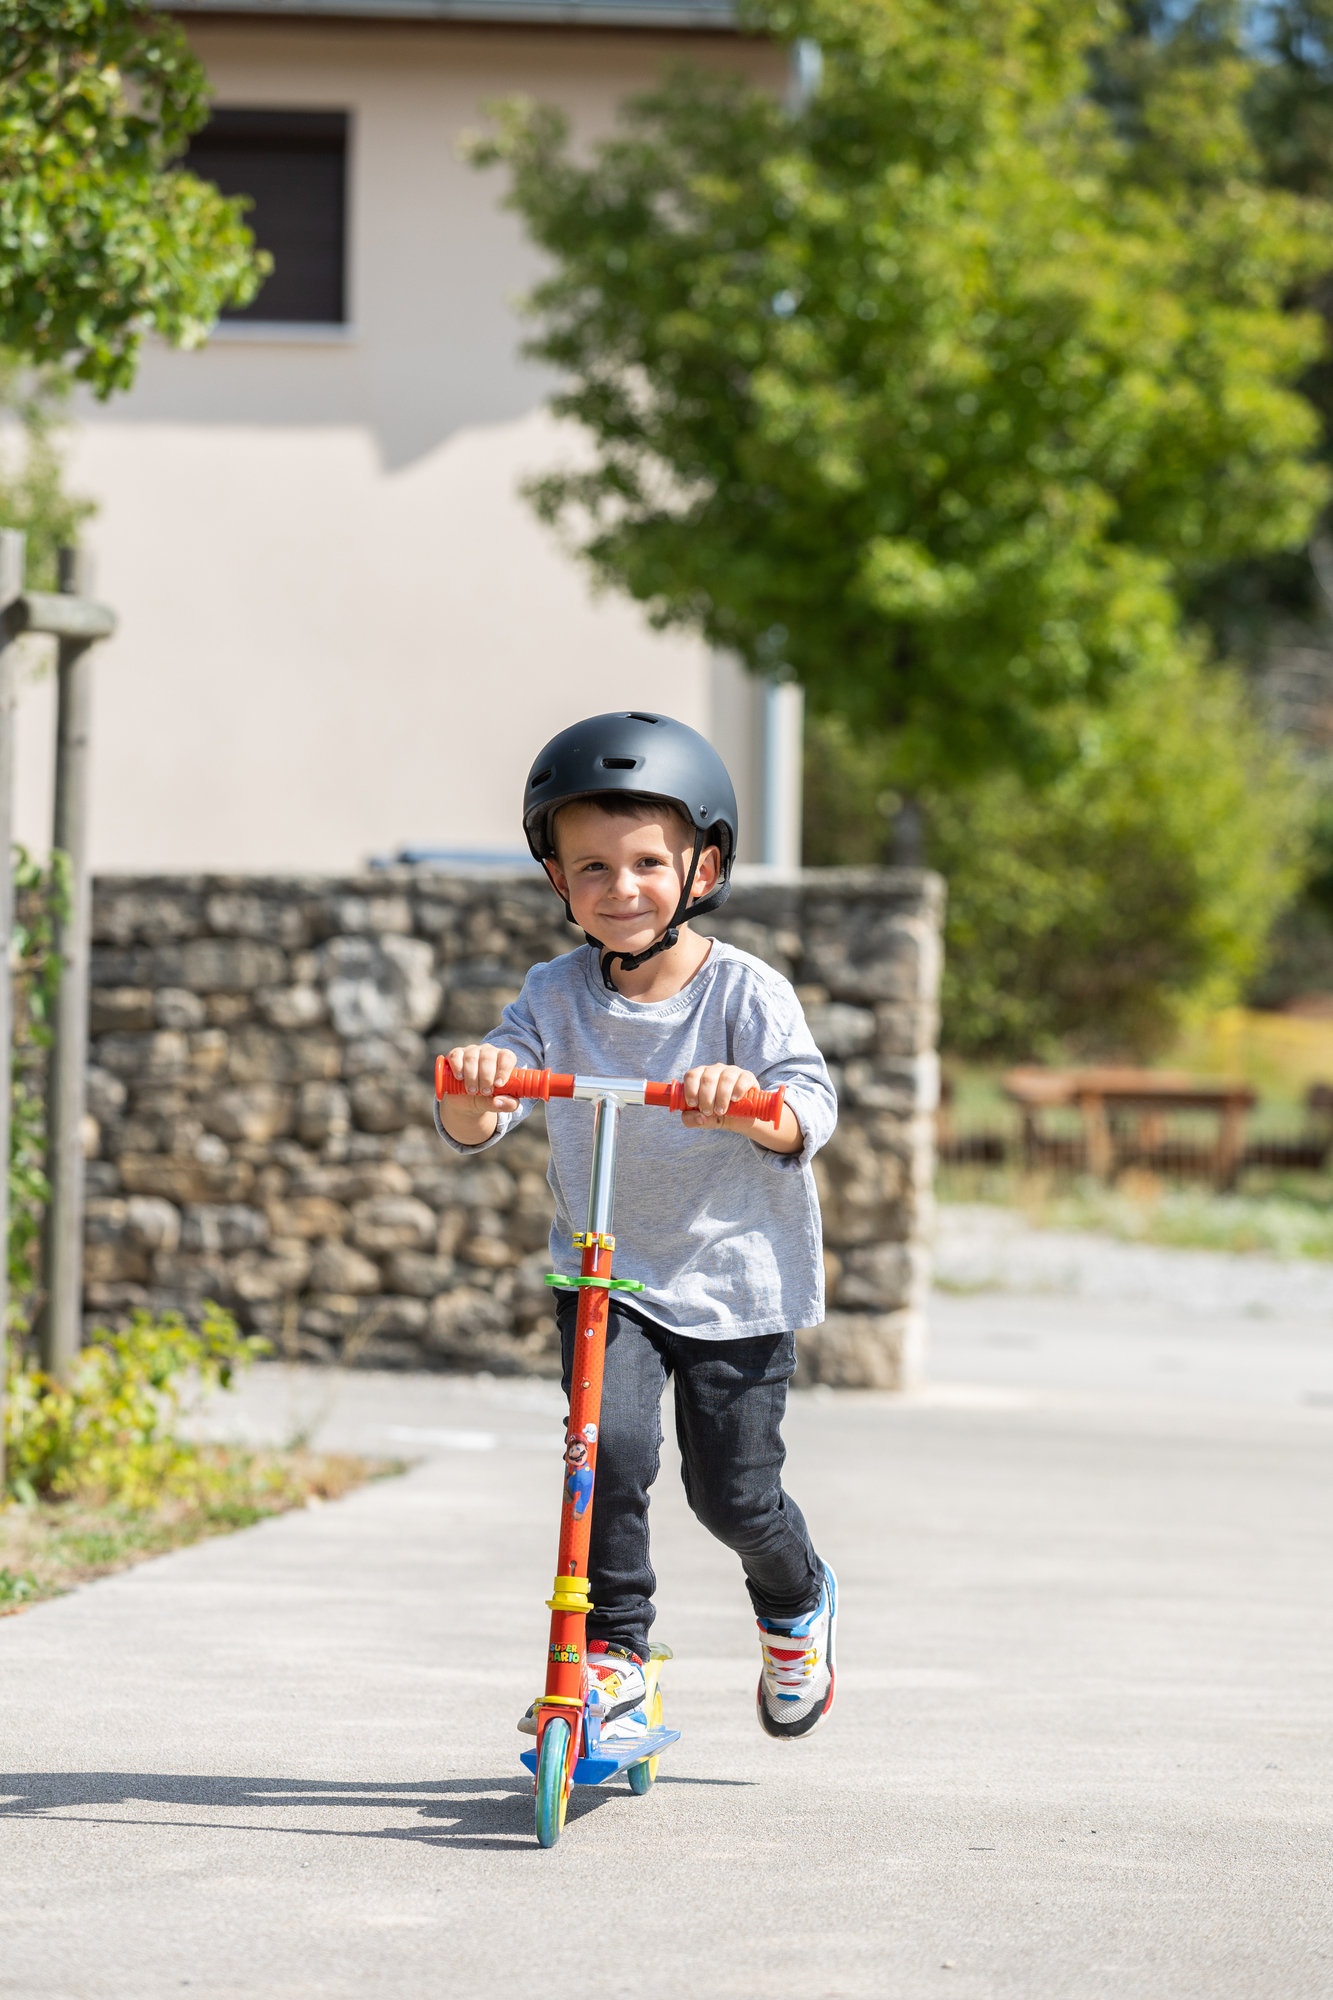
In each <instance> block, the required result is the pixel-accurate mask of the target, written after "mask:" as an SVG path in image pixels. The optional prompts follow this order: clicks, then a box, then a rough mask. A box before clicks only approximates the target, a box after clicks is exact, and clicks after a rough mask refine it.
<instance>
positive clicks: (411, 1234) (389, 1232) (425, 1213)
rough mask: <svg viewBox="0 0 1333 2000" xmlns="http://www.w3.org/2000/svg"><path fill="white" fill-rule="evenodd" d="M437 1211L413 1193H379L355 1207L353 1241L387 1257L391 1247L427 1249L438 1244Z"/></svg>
mask: <svg viewBox="0 0 1333 2000" xmlns="http://www.w3.org/2000/svg"><path fill="white" fill-rule="evenodd" d="M435 1233H436V1219H435V1211H434V1209H432V1208H427V1206H426V1204H425V1202H424V1201H417V1200H415V1199H414V1198H413V1196H411V1195H401V1194H400V1195H378V1196H376V1197H374V1198H373V1199H371V1200H370V1201H359V1202H358V1203H357V1204H356V1206H355V1208H354V1209H353V1210H352V1241H353V1242H354V1243H355V1244H356V1246H357V1248H358V1249H359V1250H366V1251H371V1252H373V1253H374V1254H376V1255H378V1256H385V1255H387V1254H388V1252H389V1251H391V1250H427V1249H432V1248H433V1247H434V1244H435Z"/></svg>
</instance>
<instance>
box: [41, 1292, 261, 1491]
mask: <svg viewBox="0 0 1333 2000" xmlns="http://www.w3.org/2000/svg"><path fill="white" fill-rule="evenodd" d="M267 1352H268V1343H267V1342H266V1341H263V1340H260V1339H259V1338H257V1337H256V1336H254V1335H246V1334H242V1333H241V1331H240V1329H239V1328H238V1326H237V1324H236V1322H235V1320H234V1319H233V1318H232V1317H231V1315H230V1313H226V1312H223V1311H222V1309H221V1307H219V1306H215V1305H213V1304H212V1303H211V1302H206V1303H205V1306H204V1309H203V1312H202V1314H201V1317H200V1323H199V1325H198V1326H197V1327H190V1326H187V1325H186V1323H185V1321H184V1320H183V1319H182V1318H181V1317H180V1315H179V1314H177V1313H164V1314H163V1315H162V1316H161V1318H159V1319H154V1318H153V1317H152V1316H151V1315H150V1314H148V1313H146V1312H137V1313H135V1315H134V1317H133V1320H132V1323H131V1325H130V1326H129V1327H128V1328H127V1329H126V1330H125V1331H124V1332H121V1333H110V1332H106V1331H103V1332H99V1333H97V1334H95V1335H94V1337H93V1339H92V1341H91V1342H90V1343H89V1345H87V1346H86V1347H84V1348H82V1349H81V1350H80V1352H79V1354H78V1356H77V1357H76V1359H75V1361H74V1364H73V1367H72V1369H71V1372H70V1379H69V1382H68V1384H67V1385H66V1384H63V1383H60V1382H57V1381H54V1380H53V1379H52V1378H51V1377H50V1376H49V1375H44V1374H43V1373H42V1372H41V1371H40V1370H39V1369H36V1368H32V1367H15V1368H13V1369H11V1371H10V1375H9V1382H8V1393H7V1396H6V1399H5V1454H4V1464H5V1491H6V1492H7V1493H9V1494H12V1495H13V1496H15V1497H17V1498H18V1499H20V1500H26V1501H29V1502H31V1501H32V1500H34V1499H40V1498H59V1499H68V1498H70V1497H72V1496H75V1495H79V1496H82V1497H84V1498H88V1497H95V1498H97V1499H100V1500H105V1501H113V1502H119V1503H120V1504H122V1505H124V1506H127V1507H130V1508H145V1507H151V1506H153V1505H156V1504H157V1502H158V1501H160V1500H161V1499H163V1498H164V1497H169V1496H174V1497H176V1498H181V1497H185V1496H197V1495H199V1494H200V1493H201V1492H203V1491H205V1490H206V1489H207V1485H208V1480H209V1476H210V1472H209V1468H210V1464H211V1460H210V1458H209V1456H208V1454H207V1453H204V1452H202V1451H201V1449H200V1447H199V1446H197V1445H194V1444H191V1443H189V1442H187V1441H186V1440H184V1439H182V1438H181V1437H180V1436H179V1435H178V1434H177V1431H178V1425H179V1421H180V1417H181V1412H182V1402H183V1398H184V1396H185V1394H186V1392H187V1390H190V1391H200V1392H207V1391H209V1390H212V1389H217V1388H223V1389H225V1388H227V1387H229V1386H230V1384H231V1381H232V1379H233V1376H234V1375H235V1373H236V1371H237V1369H238V1368H243V1367H245V1366H247V1365H248V1364H249V1363H250V1362H251V1361H252V1360H253V1359H254V1358H255V1356H256V1355H257V1354H261V1353H267Z"/></svg>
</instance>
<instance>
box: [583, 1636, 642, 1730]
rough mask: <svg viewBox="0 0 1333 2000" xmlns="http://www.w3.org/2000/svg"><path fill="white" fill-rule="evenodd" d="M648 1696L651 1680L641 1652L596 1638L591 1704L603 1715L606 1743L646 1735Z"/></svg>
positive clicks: (590, 1674) (591, 1659)
mask: <svg viewBox="0 0 1333 2000" xmlns="http://www.w3.org/2000/svg"><path fill="white" fill-rule="evenodd" d="M647 1700H648V1683H647V1681H646V1680H645V1679H644V1673H643V1661H642V1660H641V1659H640V1658H639V1656H638V1654H637V1653H627V1652H626V1651H625V1649H624V1647H623V1646H608V1645H607V1644H606V1643H605V1641H604V1640H602V1639H594V1640H593V1641H592V1642H591V1644H590V1645H589V1647H588V1706H589V1707H590V1708H595V1709H596V1710H597V1712H598V1714H599V1715H600V1717H601V1723H602V1741H603V1743H627V1742H629V1741H630V1740H631V1739H632V1738H634V1737H635V1736H646V1735H647V1734H648V1713H647V1707H646V1703H647Z"/></svg>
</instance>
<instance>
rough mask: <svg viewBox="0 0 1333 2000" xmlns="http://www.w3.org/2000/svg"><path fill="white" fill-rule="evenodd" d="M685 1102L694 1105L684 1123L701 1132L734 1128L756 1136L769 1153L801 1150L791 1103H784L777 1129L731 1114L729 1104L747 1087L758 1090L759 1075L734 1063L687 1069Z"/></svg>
mask: <svg viewBox="0 0 1333 2000" xmlns="http://www.w3.org/2000/svg"><path fill="white" fill-rule="evenodd" d="M684 1088H685V1102H686V1103H687V1104H688V1105H691V1106H692V1107H694V1108H693V1109H691V1110H689V1111H682V1112H681V1114H680V1117H681V1123H682V1124H683V1125H689V1126H692V1127H693V1128H694V1130H695V1131H700V1132H721V1131H726V1132H735V1133H737V1134H738V1135H739V1136H740V1137H742V1138H746V1139H753V1140H754V1142H755V1144H756V1146H762V1147H763V1149H764V1151H765V1152H766V1153H799V1152H800V1150H801V1147H802V1146H803V1145H804V1143H805V1140H804V1136H803V1134H802V1132H801V1126H800V1120H799V1119H798V1118H797V1116H796V1114H795V1112H794V1111H793V1110H792V1108H791V1106H790V1104H784V1105H783V1107H782V1123H781V1124H780V1125H779V1126H778V1129H777V1131H776V1132H775V1131H774V1130H773V1127H772V1126H771V1125H768V1124H763V1125H761V1124H759V1123H758V1122H757V1121H756V1120H755V1119H753V1118H728V1116H727V1106H728V1105H729V1104H730V1103H732V1102H733V1100H734V1099H735V1098H737V1097H744V1095H745V1093H746V1091H747V1090H758V1089H759V1088H760V1084H759V1079H758V1077H757V1076H754V1075H752V1074H751V1072H750V1071H749V1070H748V1069H737V1067H736V1065H735V1063H703V1064H702V1065H701V1066H700V1067H699V1068H698V1069H692V1070H688V1071H687V1072H686V1075H685V1081H684Z"/></svg>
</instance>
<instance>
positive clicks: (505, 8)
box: [168, 0, 736, 34]
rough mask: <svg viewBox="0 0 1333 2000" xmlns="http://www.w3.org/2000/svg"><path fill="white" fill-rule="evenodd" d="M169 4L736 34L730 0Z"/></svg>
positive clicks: (190, 10)
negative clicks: (671, 29) (690, 30)
mask: <svg viewBox="0 0 1333 2000" xmlns="http://www.w3.org/2000/svg"><path fill="white" fill-rule="evenodd" d="M168 5H169V11H170V12H171V13H173V14H233V15H235V14H246V15H249V16H250V17H251V18H252V19H253V18H255V17H256V16H260V17H263V18H264V19H266V20H274V19H292V18H297V17H300V16H316V17H319V18H321V19H323V20H326V21H327V20H343V21H513V22H515V23H518V24H522V25H527V24H530V23H533V22H540V23H544V24H548V25H549V24H555V25H557V26H565V27H588V28H673V29H676V30H680V29H695V30H698V29H703V30H712V31H714V32H717V31H719V30H720V31H722V32H723V33H733V34H734V33H735V32H736V15H735V10H734V8H733V6H732V4H731V0H168Z"/></svg>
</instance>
